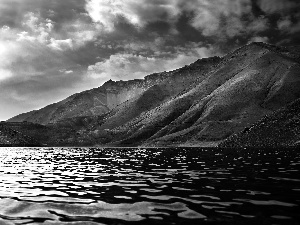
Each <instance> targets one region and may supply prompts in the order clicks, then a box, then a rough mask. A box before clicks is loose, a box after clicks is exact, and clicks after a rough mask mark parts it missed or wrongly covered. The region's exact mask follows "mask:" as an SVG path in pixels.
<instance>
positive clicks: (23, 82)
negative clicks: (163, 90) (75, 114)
mask: <svg viewBox="0 0 300 225" xmlns="http://www.w3.org/2000/svg"><path fill="white" fill-rule="evenodd" d="M299 19H300V1H298V0H0V120H6V119H8V118H11V117H13V116H15V115H17V114H20V113H23V112H28V111H31V110H34V109H40V108H42V107H44V106H46V105H48V104H50V103H54V102H57V101H60V100H62V99H64V98H66V97H68V96H70V95H72V94H74V93H77V92H80V91H84V90H88V89H91V88H96V87H99V86H101V85H102V84H103V83H104V82H105V81H107V80H109V79H112V80H115V81H116V80H130V79H138V78H143V77H144V76H145V75H148V74H151V73H154V72H161V71H170V70H174V69H176V68H179V67H182V66H184V65H186V64H190V63H192V62H194V61H196V60H197V59H199V58H203V57H210V56H214V55H219V56H222V55H224V54H225V53H228V52H229V51H232V50H234V49H236V48H238V47H240V46H242V45H245V44H247V43H250V42H252V41H263V42H266V43H270V44H277V45H299V40H300V22H299V21H300V20H299Z"/></svg>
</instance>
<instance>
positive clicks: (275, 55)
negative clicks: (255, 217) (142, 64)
mask: <svg viewBox="0 0 300 225" xmlns="http://www.w3.org/2000/svg"><path fill="white" fill-rule="evenodd" d="M298 49H299V48H296V47H293V48H285V47H279V46H273V45H268V44H265V43H252V44H249V45H246V46H243V47H241V48H239V49H237V50H235V51H233V52H231V53H228V54H227V55H225V56H224V57H221V58H220V57H212V58H207V59H200V60H198V61H196V62H195V63H192V64H191V65H188V66H185V67H183V68H180V69H177V70H174V71H170V72H162V73H157V74H152V75H149V76H146V77H145V79H141V80H132V81H117V82H114V81H108V82H106V83H105V84H104V85H102V86H101V87H99V88H96V89H92V90H89V91H85V92H82V93H78V94H75V95H72V96H70V97H69V98H67V99H65V100H63V101H61V102H59V103H56V104H52V105H49V106H47V107H45V108H43V109H41V110H37V111H33V112H30V113H27V114H22V115H20V116H17V117H14V118H12V119H10V120H9V121H10V122H12V121H15V122H21V121H28V122H34V123H40V124H44V125H46V127H48V128H49V129H50V127H51V129H52V131H51V132H50V133H52V132H53V131H54V130H57V131H59V130H64V129H67V130H68V132H67V133H65V134H64V138H63V139H62V142H65V144H67V145H77V144H78V143H86V144H87V145H112V146H115V145H118V146H125V145H130V146H136V145H145V146H175V145H176V146H177V145H188V146H190V145H203V144H205V145H208V144H209V145H211V144H212V145H217V144H218V143H219V142H221V141H222V140H224V139H226V138H228V137H230V136H231V135H234V134H236V133H239V132H241V131H243V130H244V129H245V128H246V127H249V126H251V125H252V124H253V123H255V122H257V121H259V120H260V119H262V118H263V117H264V116H266V115H270V114H272V113H273V112H274V111H276V110H278V109H280V108H282V107H284V106H286V105H287V104H289V103H291V102H293V101H295V100H296V99H298V98H300V88H299V87H300V86H299V85H300V76H299V72H298V71H299V69H300V54H299V51H298ZM21 130H22V129H21ZM58 133H59V132H58ZM68 135H69V136H68ZM33 136H34V135H33ZM56 137H57V138H58V139H60V138H59V135H56ZM57 138H56V139H57ZM44 140H46V141H47V140H48V144H52V145H55V144H56V143H57V142H53V141H55V139H53V138H50V137H45V138H44ZM49 140H51V141H49Z"/></svg>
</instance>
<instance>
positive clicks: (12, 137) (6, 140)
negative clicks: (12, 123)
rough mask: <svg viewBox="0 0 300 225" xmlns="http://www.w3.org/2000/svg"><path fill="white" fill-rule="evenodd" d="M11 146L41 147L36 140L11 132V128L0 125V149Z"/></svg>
mask: <svg viewBox="0 0 300 225" xmlns="http://www.w3.org/2000/svg"><path fill="white" fill-rule="evenodd" d="M11 146H23V147H25V146H26V147H32V146H41V143H39V142H38V141H37V140H35V139H33V138H32V137H29V136H26V135H24V134H22V133H20V132H18V131H15V130H12V129H11V128H9V127H7V126H5V125H4V123H2V122H1V123H0V147H11Z"/></svg>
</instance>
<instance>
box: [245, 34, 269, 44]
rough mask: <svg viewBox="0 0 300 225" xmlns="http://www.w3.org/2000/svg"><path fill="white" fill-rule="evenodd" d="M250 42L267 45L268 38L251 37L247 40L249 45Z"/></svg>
mask: <svg viewBox="0 0 300 225" xmlns="http://www.w3.org/2000/svg"><path fill="white" fill-rule="evenodd" d="M251 42H265V43H268V42H269V38H268V37H260V36H256V37H252V38H251V39H250V40H249V43H251Z"/></svg>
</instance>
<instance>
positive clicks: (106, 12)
mask: <svg viewBox="0 0 300 225" xmlns="http://www.w3.org/2000/svg"><path fill="white" fill-rule="evenodd" d="M176 2H177V0H154V1H148V0H139V1H136V0H126V1H123V0H114V1H111V0H87V4H86V10H87V12H88V13H89V15H90V17H91V18H92V20H93V21H94V22H97V23H100V24H102V25H103V27H104V28H105V29H106V30H108V31H113V30H114V28H115V24H116V23H118V22H120V21H121V20H124V19H125V20H126V21H127V22H128V23H130V24H132V25H135V26H136V27H143V26H145V25H146V24H148V23H151V22H155V21H161V20H163V21H170V20H174V18H175V19H176V18H177V17H178V15H179V14H180V11H179V9H178V8H177V6H176Z"/></svg>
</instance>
